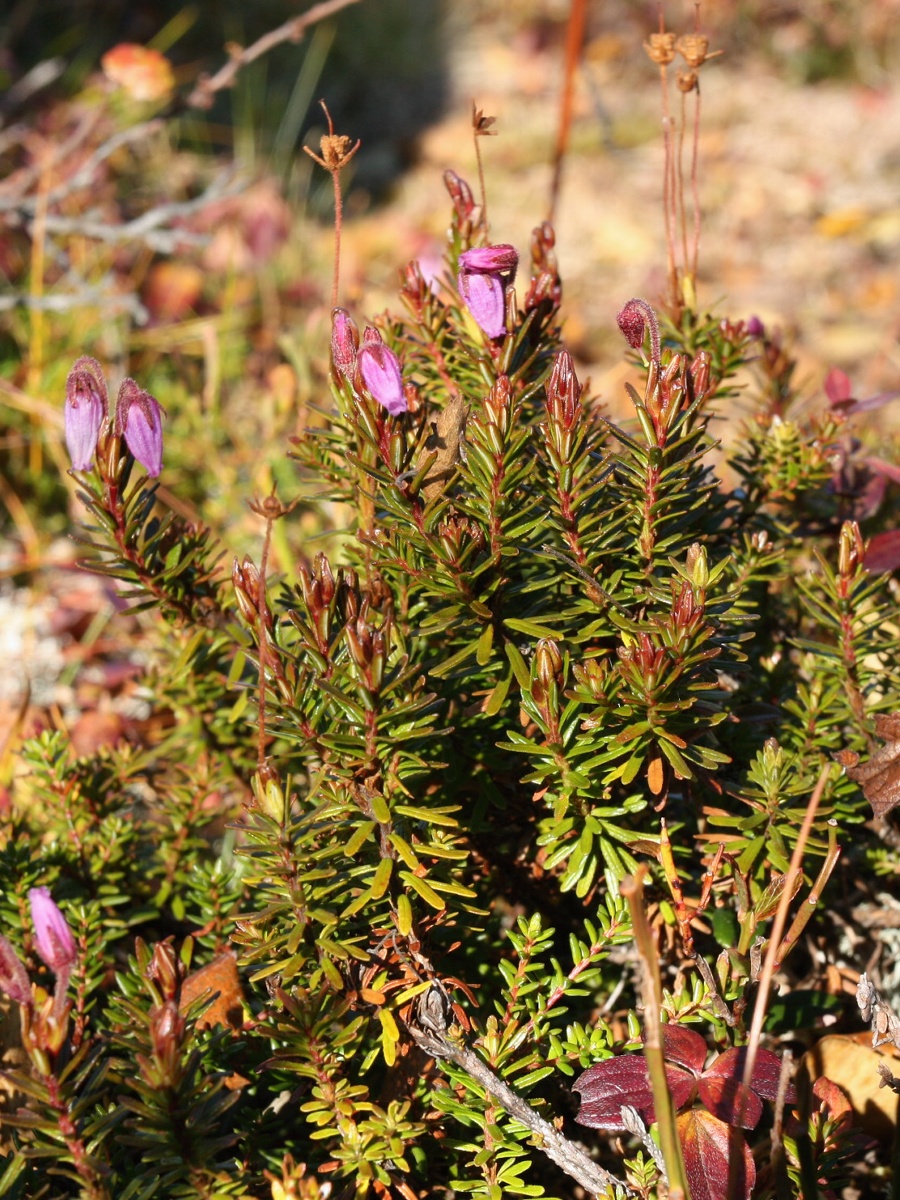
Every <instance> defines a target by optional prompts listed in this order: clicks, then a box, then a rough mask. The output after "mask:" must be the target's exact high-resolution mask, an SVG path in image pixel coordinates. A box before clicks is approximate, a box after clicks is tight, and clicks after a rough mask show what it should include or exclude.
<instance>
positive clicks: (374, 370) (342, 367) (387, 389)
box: [331, 308, 409, 417]
mask: <svg viewBox="0 0 900 1200" xmlns="http://www.w3.org/2000/svg"><path fill="white" fill-rule="evenodd" d="M331 362H332V365H333V367H334V373H335V376H336V378H337V380H338V382H341V381H342V380H346V381H347V382H348V383H349V384H350V386H351V388H352V389H353V390H354V392H356V393H361V392H363V391H365V392H368V394H369V395H370V396H371V397H372V399H373V400H375V401H376V402H377V403H378V404H380V405H381V407H382V408H384V409H386V410H387V412H388V413H390V415H391V416H392V417H398V416H400V414H401V413H405V412H407V411H408V409H409V401H408V399H407V395H406V389H405V388H404V386H403V374H402V371H401V368H400V360H399V359H398V358H397V355H396V354H395V353H394V352H393V350H391V348H390V347H389V346H388V345H386V344H385V342H384V339H383V338H382V336H381V334H380V333H379V332H378V330H377V329H374V328H373V327H372V326H371V325H369V326H367V327H366V330H365V333H364V334H363V339H362V345H361V346H360V340H359V330H358V329H357V327H356V323H355V322H354V320H353V318H352V317H351V316H350V314H349V313H348V312H347V310H346V309H345V308H336V309H334V310H333V312H332V314H331Z"/></svg>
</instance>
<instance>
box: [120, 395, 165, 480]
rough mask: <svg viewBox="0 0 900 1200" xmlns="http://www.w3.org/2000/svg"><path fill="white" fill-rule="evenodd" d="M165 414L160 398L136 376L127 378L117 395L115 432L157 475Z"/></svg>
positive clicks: (139, 459) (144, 465) (137, 457)
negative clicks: (139, 382) (136, 378)
mask: <svg viewBox="0 0 900 1200" xmlns="http://www.w3.org/2000/svg"><path fill="white" fill-rule="evenodd" d="M162 418H163V410H162V407H161V406H160V403H159V401H158V400H156V399H155V398H154V397H153V396H151V395H150V393H149V392H145V391H143V390H142V389H141V388H139V387H138V385H137V384H136V383H135V382H134V380H133V379H125V380H123V381H122V386H121V387H120V388H119V395H118V397H117V399H116V433H118V434H121V435H122V436H124V438H125V444H126V445H127V447H128V449H129V450H130V451H131V453H132V454H133V455H134V457H135V458H136V459H137V461H138V462H139V463H140V464H141V466H142V467H143V468H144V469H145V470H146V472H147V474H148V475H151V476H152V477H153V478H154V479H155V478H156V476H157V475H158V474H159V473H160V471H161V470H162V448H163V440H162Z"/></svg>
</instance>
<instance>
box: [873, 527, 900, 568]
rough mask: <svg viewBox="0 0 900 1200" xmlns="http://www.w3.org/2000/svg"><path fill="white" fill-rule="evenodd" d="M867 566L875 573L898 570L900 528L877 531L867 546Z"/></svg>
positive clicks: (899, 564) (899, 563) (899, 565)
mask: <svg viewBox="0 0 900 1200" xmlns="http://www.w3.org/2000/svg"><path fill="white" fill-rule="evenodd" d="M865 566H866V570H867V571H871V572H872V573H873V575H881V574H882V573H883V572H884V571H896V570H897V568H898V567H900V529H888V530H887V531H886V532H884V533H876V534H875V535H874V536H873V537H872V538H871V539H870V541H869V544H868V546H867V547H866V559H865Z"/></svg>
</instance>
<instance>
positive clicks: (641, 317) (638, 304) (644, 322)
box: [616, 296, 660, 370]
mask: <svg viewBox="0 0 900 1200" xmlns="http://www.w3.org/2000/svg"><path fill="white" fill-rule="evenodd" d="M616 323H617V324H618V326H619V328H620V329H621V331H622V333H623V334H624V336H625V340H626V341H627V342H628V345H629V346H632V347H633V348H634V349H635V350H640V348H641V346H642V345H643V344H644V331H645V329H646V328H648V327H649V329H650V358H651V360H652V361H653V362H655V363H656V367H657V370H659V354H660V342H659V322H658V321H657V319H656V313H655V312H654V311H653V309H652V308H651V306H650V305H649V304H648V303H647V301H646V300H641V298H640V297H639V296H635V297H634V298H633V299H631V300H629V301H628V303H627V304H626V305H625V307H624V308H623V309H622V310H621V311H620V312H619V313H618V315H617V316H616Z"/></svg>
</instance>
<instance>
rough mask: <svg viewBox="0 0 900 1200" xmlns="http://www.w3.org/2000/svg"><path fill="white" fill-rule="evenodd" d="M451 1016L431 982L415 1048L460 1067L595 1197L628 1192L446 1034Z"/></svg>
mask: <svg viewBox="0 0 900 1200" xmlns="http://www.w3.org/2000/svg"><path fill="white" fill-rule="evenodd" d="M450 1011H451V1009H450V1002H449V999H448V997H447V993H446V991H445V990H444V988H443V987H442V986H441V985H440V984H436V983H432V985H431V987H430V988H429V989H428V991H427V992H424V993H423V994H422V996H421V997H420V999H419V1003H418V1006H417V1009H416V1015H415V1019H414V1021H413V1022H412V1023H410V1025H409V1031H410V1033H411V1034H412V1036H413V1038H414V1039H415V1041H416V1044H417V1045H418V1046H420V1047H421V1048H422V1049H423V1050H424V1051H425V1052H426V1053H427V1054H430V1055H432V1056H433V1057H434V1058H437V1059H441V1058H448V1059H449V1060H450V1061H451V1062H453V1063H455V1064H456V1065H457V1066H458V1067H461V1068H462V1070H463V1071H465V1072H466V1074H467V1075H470V1076H471V1077H472V1079H474V1080H475V1082H476V1083H478V1084H480V1085H481V1087H483V1088H484V1090H485V1091H486V1092H488V1093H489V1094H490V1096H491V1097H492V1098H493V1099H494V1100H496V1102H497V1103H498V1104H499V1105H501V1106H502V1107H503V1108H504V1109H505V1110H506V1111H507V1112H508V1113H509V1115H510V1116H511V1117H514V1118H515V1119H516V1120H517V1121H519V1122H520V1124H522V1125H524V1126H525V1127H526V1128H527V1129H530V1130H531V1131H532V1132H533V1133H535V1134H537V1139H536V1144H537V1145H538V1147H539V1149H541V1150H542V1151H543V1152H544V1154H546V1155H547V1157H548V1158H549V1159H550V1160H551V1161H552V1162H555V1163H556V1165H557V1166H558V1167H560V1168H561V1169H562V1170H563V1171H565V1173H566V1174H567V1175H568V1176H569V1177H570V1178H571V1179H574V1180H575V1181H576V1182H577V1183H580V1184H581V1186H582V1187H584V1188H587V1189H588V1190H589V1191H590V1192H592V1193H593V1194H594V1195H597V1194H599V1193H600V1192H606V1191H607V1189H608V1188H609V1187H610V1186H612V1187H617V1188H622V1189H623V1190H625V1191H628V1190H629V1189H628V1188H627V1185H626V1184H624V1183H623V1182H622V1181H621V1180H620V1179H616V1177H615V1175H610V1173H609V1172H608V1171H605V1170H604V1169H603V1167H601V1166H599V1165H598V1164H597V1163H595V1162H594V1161H593V1160H592V1159H590V1158H588V1156H587V1155H586V1154H585V1152H584V1151H583V1150H582V1149H581V1147H580V1146H578V1145H576V1143H575V1142H571V1141H569V1139H568V1138H567V1137H564V1136H563V1134H561V1133H560V1132H559V1130H558V1129H557V1128H556V1127H555V1126H553V1125H551V1124H550V1122H549V1121H545V1120H544V1118H543V1117H542V1116H541V1115H540V1114H539V1113H537V1112H535V1110H534V1109H533V1108H532V1107H531V1105H530V1104H528V1103H527V1101H525V1100H523V1099H522V1097H521V1096H519V1095H518V1094H517V1093H516V1092H514V1091H513V1090H512V1088H511V1087H509V1085H508V1084H506V1083H504V1082H503V1080H502V1079H500V1078H499V1076H497V1075H495V1074H494V1072H493V1071H492V1070H491V1069H490V1067H489V1066H488V1065H487V1064H486V1063H484V1062H482V1061H481V1059H480V1058H479V1057H478V1055H477V1054H475V1053H474V1051H472V1050H469V1048H468V1047H467V1046H465V1045H463V1044H462V1043H461V1042H458V1041H455V1040H453V1039H452V1038H451V1037H450V1036H449V1035H448V1021H449V1014H450Z"/></svg>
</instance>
